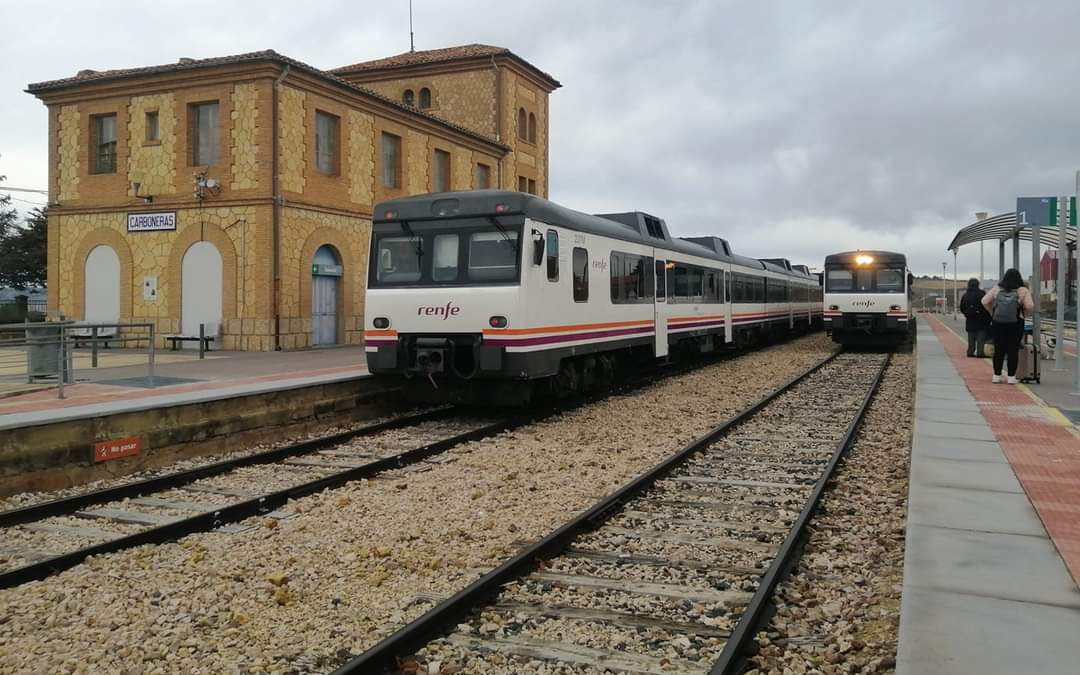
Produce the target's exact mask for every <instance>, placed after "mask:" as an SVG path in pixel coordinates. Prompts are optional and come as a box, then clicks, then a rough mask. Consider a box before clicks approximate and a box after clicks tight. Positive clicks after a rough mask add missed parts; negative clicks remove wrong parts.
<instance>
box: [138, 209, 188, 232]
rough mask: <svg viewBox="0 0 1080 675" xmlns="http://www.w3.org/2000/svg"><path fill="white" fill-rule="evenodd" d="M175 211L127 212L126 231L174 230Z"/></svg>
mask: <svg viewBox="0 0 1080 675" xmlns="http://www.w3.org/2000/svg"><path fill="white" fill-rule="evenodd" d="M175 229H176V211H162V212H160V213H129V214H128V223H127V231H128V232H154V231H156V230H175Z"/></svg>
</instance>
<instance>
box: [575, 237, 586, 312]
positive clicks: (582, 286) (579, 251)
mask: <svg viewBox="0 0 1080 675" xmlns="http://www.w3.org/2000/svg"><path fill="white" fill-rule="evenodd" d="M572 267H573V268H574V302H588V300H589V252H588V251H586V250H585V249H583V248H579V247H576V246H575V247H574V259H573V261H572Z"/></svg>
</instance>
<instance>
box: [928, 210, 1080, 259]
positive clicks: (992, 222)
mask: <svg viewBox="0 0 1080 675" xmlns="http://www.w3.org/2000/svg"><path fill="white" fill-rule="evenodd" d="M1070 229H1072V228H1069V227H1066V228H1065V242H1066V244H1067V245H1068V247H1069V248H1075V247H1076V234H1075V229H1073V231H1072V232H1070ZM1017 236H1019V238H1020V239H1023V240H1024V241H1031V226H1030V225H1017V224H1016V212H1015V211H1010V212H1009V213H1002V214H1000V215H997V216H991V217H989V218H984V219H983V220H977V221H975V222H974V223H972V224H970V225H968V226H967V227H964V228H961V229H960V230H959V231H958V232H957V233H956V235H955V236H954V237H953V239H952V241H951V242H950V243H949V246H948V247H947V248H948V250H950V251H956V250H957V249H959V248H960V247H961V246H963V245H965V244H974V243H977V242H980V241H1002V242H1003V241H1006V240H1008V239H1012V238H1013V237H1017ZM1058 236H1059V233H1058V227H1057V225H1042V226H1040V227H1039V243H1040V244H1042V245H1043V246H1052V247H1056V246H1057V245H1058Z"/></svg>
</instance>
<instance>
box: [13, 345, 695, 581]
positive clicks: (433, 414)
mask: <svg viewBox="0 0 1080 675" xmlns="http://www.w3.org/2000/svg"><path fill="white" fill-rule="evenodd" d="M705 365H708V364H705ZM701 366H702V364H701V363H700V362H698V363H695V364H690V365H683V366H679V367H667V368H659V369H657V370H656V371H654V372H652V373H649V374H646V375H642V376H639V377H636V378H635V379H634V380H633V381H632V382H629V383H625V384H623V385H621V386H619V387H617V388H615V389H613V390H610V391H604V392H597V393H595V394H593V395H590V396H583V397H577V398H574V399H570V400H568V401H564V402H561V403H558V404H555V405H552V406H545V407H543V408H540V409H539V410H535V411H532V412H530V413H526V414H522V415H516V416H514V417H511V418H508V419H507V420H503V421H500V422H496V423H493V424H490V425H487V426H484V427H481V428H480V429H474V430H472V431H468V432H465V433H462V434H458V435H457V436H453V437H451V438H448V439H443V440H441V441H437V442H435V443H430V444H428V445H425V446H421V447H419V448H414V449H412V450H407V451H405V452H402V453H399V454H397V455H392V456H390V457H384V458H380V459H377V460H373V461H371V462H368V463H367V464H364V465H362V466H359V467H354V468H350V469H346V470H344V471H340V472H338V473H336V474H331V475H329V476H321V477H319V478H317V479H315V480H312V481H308V482H306V483H301V484H299V485H294V486H292V487H289V488H285V489H282V490H279V491H277V492H273V493H270V494H266V495H261V496H258V497H253V498H251V499H248V500H245V501H242V502H237V503H236V504H231V505H229V506H227V507H224V508H222V509H219V510H217V511H213V512H206V513H200V514H198V515H195V516H191V517H188V518H182V519H179V520H175V521H172V522H169V523H166V524H164V525H160V526H157V527H151V528H148V529H146V530H142V531H140V532H136V533H134V534H131V535H127V536H123V537H118V538H116V539H110V540H109V541H105V542H102V543H100V544H95V545H92V546H88V547H84V548H81V549H78V550H75V551H71V552H69V553H64V554H61V555H58V556H54V557H51V558H46V559H44V560H40V561H37V562H34V563H31V564H29V565H25V566H23V567H19V568H16V569H13V570H9V571H7V572H3V573H0V588H10V587H12V586H18V585H20V584H24V583H26V582H28V581H35V580H39V579H44V578H46V577H48V576H51V575H53V574H56V573H58V572H62V571H64V570H66V569H70V568H71V567H74V566H75V565H78V564H79V563H81V562H82V561H84V560H86V558H88V557H90V556H92V555H100V554H102V553H114V552H116V551H121V550H124V549H127V548H132V547H134V546H142V545H144V544H159V543H163V542H166V541H175V540H176V539H179V538H180V537H184V536H186V535H188V534H193V533H195V532H204V531H207V530H212V529H214V528H217V527H220V526H222V525H226V524H228V523H233V522H237V521H240V520H244V519H245V518H249V517H251V516H255V515H259V514H260V513H266V512H269V511H273V510H274V509H276V508H278V507H279V506H281V505H283V504H285V503H286V502H287V501H288V500H289V499H296V498H299V497H304V496H307V495H309V494H313V493H315V492H318V491H320V490H325V489H327V488H334V487H339V486H341V485H343V484H345V483H347V482H349V481H353V480H359V479H361V478H370V477H371V476H374V475H376V474H379V473H382V472H383V471H387V470H390V469H396V468H401V467H404V466H407V465H409V464H413V463H416V462H419V461H422V460H424V459H426V458H428V457H431V456H432V455H436V454H439V453H442V452H445V451H446V450H449V449H450V448H452V447H454V446H455V445H459V444H461V443H465V442H468V441H472V440H478V439H480V438H484V437H487V436H491V435H494V434H497V433H501V432H503V431H506V430H509V429H513V428H516V427H520V426H524V425H526V424H531V423H534V422H537V421H539V420H542V419H545V418H547V417H551V416H554V415H557V414H560V413H564V412H567V411H568V410H572V409H574V408H577V407H580V406H583V405H587V404H589V403H592V402H595V401H597V400H601V399H603V398H606V397H608V396H612V395H616V394H622V393H626V392H628V391H633V390H635V389H639V388H642V387H645V386H648V385H649V384H652V383H654V382H656V381H658V380H660V379H665V378H668V377H674V376H677V375H680V374H683V373H685V372H688V371H693V370H695V369H697V368H700V367H701ZM453 412H456V409H455V408H443V409H439V410H435V411H429V412H425V413H420V414H418V415H413V416H407V417H404V418H399V419H396V420H388V421H386V422H380V423H377V424H373V425H369V426H368V427H364V428H362V429H356V430H353V431H348V432H343V433H341V434H334V435H332V436H326V437H323V438H318V439H313V440H311V441H304V442H302V443H299V444H296V445H295V446H287V447H285V448H277V449H275V450H269V451H267V452H265V453H259V454H258V455H251V456H249V457H242V458H236V459H232V460H225V461H223V462H217V463H215V464H210V465H206V466H203V467H197V468H195V469H190V470H187V471H182V472H176V473H175V474H169V475H167V476H160V477H157V478H150V479H147V480H144V481H137V482H134V483H129V484H125V485H121V486H117V487H116V488H106V489H105V490H100V491H97V492H93V493H87V494H86V495H75V496H72V497H65V498H62V499H57V500H53V501H51V502H45V503H43V504H35V505H31V506H27V507H24V508H21V509H12V510H10V511H6V512H0V524H8V525H15V524H20V523H25V522H32V521H36V520H40V519H41V518H45V517H49V516H55V515H64V514H66V513H71V512H72V511H75V510H78V509H81V508H83V507H85V506H89V505H92V504H97V503H101V502H102V501H111V500H113V499H122V498H124V497H129V496H133V495H136V496H137V495H140V494H145V493H146V492H147V491H149V490H160V489H162V488H169V487H175V486H176V485H184V484H187V483H190V482H191V481H193V480H196V479H198V478H203V477H206V476H210V475H216V474H220V473H224V472H226V471H228V470H231V469H234V468H239V467H240V466H245V465H250V464H260V463H272V462H274V461H278V460H280V459H284V458H287V457H290V456H295V455H297V454H302V453H305V452H311V451H314V450H317V449H319V448H322V447H326V446H329V445H334V444H336V443H341V442H345V441H348V440H351V439H352V438H355V437H357V436H358V435H370V434H373V433H377V432H379V431H385V430H387V429H393V428H397V427H400V426H407V425H408V424H411V423H416V422H423V421H429V420H434V419H439V418H441V417H445V416H448V415H450V414H451V413H453ZM297 447H302V448H303V450H302V451H298V450H297V449H296V448H297ZM217 467H225V468H224V469H219V470H217V471H214V470H213V469H215V468H217ZM103 495H108V498H107V499H103ZM3 518H7V519H8V520H7V521H6V522H5V521H4V520H3Z"/></svg>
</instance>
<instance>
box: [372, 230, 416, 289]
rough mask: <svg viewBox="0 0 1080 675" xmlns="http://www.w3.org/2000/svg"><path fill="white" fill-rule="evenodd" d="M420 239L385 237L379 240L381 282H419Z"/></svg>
mask: <svg viewBox="0 0 1080 675" xmlns="http://www.w3.org/2000/svg"><path fill="white" fill-rule="evenodd" d="M422 250H423V249H422V248H421V243H420V238H419V237H383V238H382V239H380V240H379V269H378V272H377V275H376V278H377V279H378V280H379V281H391V282H401V281H419V280H420V253H421V251H422Z"/></svg>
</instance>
